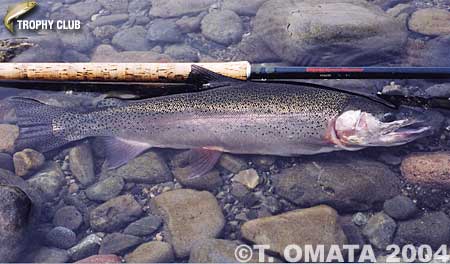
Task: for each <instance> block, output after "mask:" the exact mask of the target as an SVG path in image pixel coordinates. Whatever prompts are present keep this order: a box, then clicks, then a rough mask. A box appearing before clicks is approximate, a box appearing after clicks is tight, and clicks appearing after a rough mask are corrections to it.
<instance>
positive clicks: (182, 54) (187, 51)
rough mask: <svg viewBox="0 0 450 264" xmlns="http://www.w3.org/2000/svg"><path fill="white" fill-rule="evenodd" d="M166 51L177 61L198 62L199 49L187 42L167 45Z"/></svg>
mask: <svg viewBox="0 0 450 264" xmlns="http://www.w3.org/2000/svg"><path fill="white" fill-rule="evenodd" d="M164 53H165V54H167V55H169V56H170V57H172V58H174V59H175V60H177V61H185V62H189V61H190V62H197V61H198V60H199V58H198V53H199V51H198V50H196V49H194V48H192V47H191V46H188V45H185V44H176V45H170V46H168V47H166V49H165V50H164Z"/></svg>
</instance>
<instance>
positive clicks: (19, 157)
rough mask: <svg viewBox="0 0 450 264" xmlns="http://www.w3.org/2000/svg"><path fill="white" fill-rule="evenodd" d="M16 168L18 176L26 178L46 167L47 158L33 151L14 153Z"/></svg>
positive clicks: (26, 150) (25, 150)
mask: <svg viewBox="0 0 450 264" xmlns="http://www.w3.org/2000/svg"><path fill="white" fill-rule="evenodd" d="M13 161H14V168H15V171H16V175H17V176H20V177H22V176H25V175H28V174H30V173H31V172H33V171H35V170H37V169H39V168H40V167H41V166H42V165H44V162H45V157H44V155H42V153H40V152H37V151H36V150H33V149H24V150H22V151H20V152H16V153H14V156H13Z"/></svg>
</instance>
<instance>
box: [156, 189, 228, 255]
mask: <svg viewBox="0 0 450 264" xmlns="http://www.w3.org/2000/svg"><path fill="white" fill-rule="evenodd" d="M151 202H152V208H153V209H154V210H153V212H158V213H159V214H161V215H162V217H163V220H164V223H165V230H166V233H167V237H166V238H167V241H168V242H169V243H170V244H172V246H173V248H174V250H175V254H176V256H177V257H186V256H188V255H189V252H190V249H191V247H192V245H193V244H194V243H195V242H196V241H199V240H202V239H206V238H215V237H217V236H218V235H219V234H220V232H221V231H222V228H223V227H224V224H225V219H224V216H223V214H222V211H221V209H220V207H219V204H218V203H217V200H216V198H215V197H214V196H213V195H212V194H211V193H209V192H206V191H194V190H190V189H178V190H173V191H169V192H165V193H162V194H160V195H158V196H156V197H155V198H154V199H152V201H151Z"/></svg>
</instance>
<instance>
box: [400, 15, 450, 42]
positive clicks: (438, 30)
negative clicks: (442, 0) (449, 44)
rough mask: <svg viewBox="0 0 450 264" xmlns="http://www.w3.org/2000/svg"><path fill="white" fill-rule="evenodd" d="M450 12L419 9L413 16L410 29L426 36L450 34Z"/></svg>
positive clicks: (410, 20)
mask: <svg viewBox="0 0 450 264" xmlns="http://www.w3.org/2000/svg"><path fill="white" fill-rule="evenodd" d="M449 24H450V12H449V11H447V10H444V9H439V8H425V9H419V10H417V11H416V12H414V13H413V14H412V15H411V18H410V19H409V23H408V25H409V28H410V29H411V30H412V31H415V32H418V33H421V34H424V35H432V36H436V35H446V34H450V27H449Z"/></svg>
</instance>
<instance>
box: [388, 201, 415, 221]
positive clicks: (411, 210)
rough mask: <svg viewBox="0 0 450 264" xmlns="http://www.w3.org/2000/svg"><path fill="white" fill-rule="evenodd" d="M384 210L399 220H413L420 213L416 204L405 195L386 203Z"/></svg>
mask: <svg viewBox="0 0 450 264" xmlns="http://www.w3.org/2000/svg"><path fill="white" fill-rule="evenodd" d="M383 210H384V212H386V214H388V215H389V216H391V217H392V218H394V219H397V220H406V219H409V218H412V217H414V216H415V215H416V214H417V213H418V212H419V210H418V209H417V207H416V204H415V203H414V202H413V201H412V200H411V199H410V198H408V197H406V196H403V195H398V196H395V197H394V198H392V199H389V200H387V201H385V202H384V205H383Z"/></svg>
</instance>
